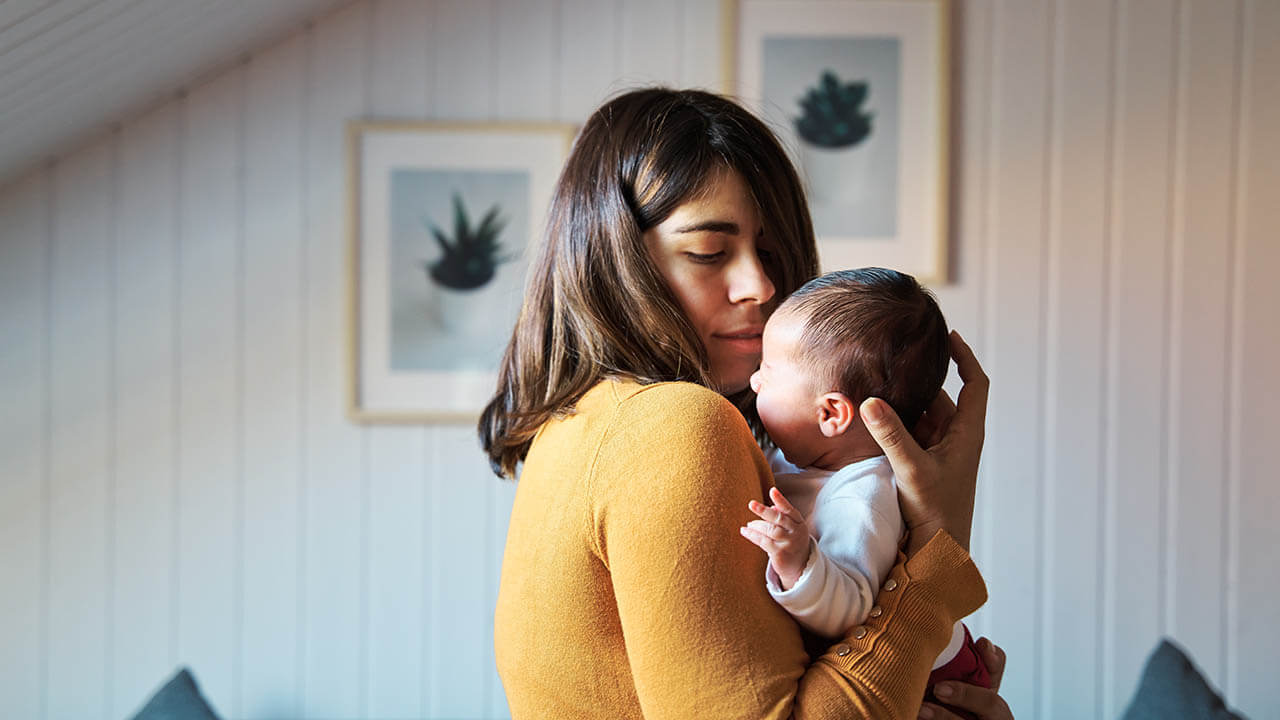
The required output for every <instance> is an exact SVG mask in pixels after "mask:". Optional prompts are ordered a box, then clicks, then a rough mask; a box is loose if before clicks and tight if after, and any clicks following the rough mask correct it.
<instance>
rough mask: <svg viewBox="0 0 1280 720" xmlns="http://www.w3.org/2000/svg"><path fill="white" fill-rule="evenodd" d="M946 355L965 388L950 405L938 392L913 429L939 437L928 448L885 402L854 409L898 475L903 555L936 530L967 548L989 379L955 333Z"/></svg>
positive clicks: (921, 544) (874, 401)
mask: <svg viewBox="0 0 1280 720" xmlns="http://www.w3.org/2000/svg"><path fill="white" fill-rule="evenodd" d="M951 357H952V358H954V359H955V361H956V368H957V369H958V370H959V371H960V379H961V380H963V381H964V387H962V388H961V389H960V396H959V400H958V402H957V404H955V405H952V404H951V399H950V398H949V397H947V394H946V393H945V392H942V393H939V394H938V397H937V398H936V399H935V400H934V402H933V405H932V406H930V408H929V410H928V413H927V414H926V419H925V420H922V427H918V428H917V429H918V430H922V431H923V432H922V433H921V434H922V436H923V437H925V438H927V439H933V438H935V437H940V439H938V440H937V442H935V443H933V444H932V445H931V446H930V447H929V449H928V450H924V449H921V447H920V445H919V444H917V442H916V440H915V439H914V438H912V436H911V433H908V432H907V430H906V428H905V427H903V425H902V421H901V420H899V419H898V415H897V414H896V413H895V412H894V411H893V409H892V408H890V407H889V404H888V403H886V402H884V401H883V400H880V399H878V398H868V399H867V400H865V401H863V403H862V406H861V407H860V408H859V410H860V412H861V414H862V421H863V423H864V424H866V426H867V430H868V431H870V432H871V436H872V437H874V438H875V440H876V442H877V443H879V445H880V447H881V449H883V450H884V452H885V455H887V456H888V458H889V464H890V465H892V466H893V472H894V475H895V476H896V477H897V483H898V500H899V504H900V505H901V507H902V517H903V519H904V520H905V521H906V524H907V529H908V530H909V531H910V535H909V536H908V539H907V557H911V556H912V555H914V554H915V552H916V551H917V550H919V549H920V548H922V547H924V545H925V543H927V542H929V539H930V538H932V537H933V535H934V533H936V532H937V531H938V530H945V531H946V532H947V533H948V534H949V535H951V537H952V538H953V539H954V540H955V541H956V542H957V543H959V544H960V546H961V547H963V548H964V549H966V550H968V549H969V533H970V530H971V529H972V527H973V497H974V491H975V490H976V488H977V485H978V458H979V456H980V455H981V454H982V440H983V433H984V429H983V428H984V425H985V422H986V416H987V390H988V387H989V385H990V381H989V380H988V379H987V375H986V373H984V372H983V371H982V366H981V365H980V364H979V363H978V358H977V357H975V356H974V354H973V350H971V349H970V348H969V346H968V345H967V344H965V341H964V340H963V339H961V337H960V333H957V332H955V331H952V332H951Z"/></svg>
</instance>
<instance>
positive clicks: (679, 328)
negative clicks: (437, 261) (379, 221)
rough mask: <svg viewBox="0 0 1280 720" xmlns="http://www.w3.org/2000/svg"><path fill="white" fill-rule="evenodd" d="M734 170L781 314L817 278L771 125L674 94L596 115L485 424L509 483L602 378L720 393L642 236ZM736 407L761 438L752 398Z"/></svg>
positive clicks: (582, 136)
mask: <svg viewBox="0 0 1280 720" xmlns="http://www.w3.org/2000/svg"><path fill="white" fill-rule="evenodd" d="M726 169H727V170H731V171H734V172H737V173H738V174H739V175H740V176H741V177H742V179H743V180H744V181H745V183H746V185H747V187H748V188H749V189H750V191H751V193H752V195H753V198H754V200H755V202H756V204H757V206H758V208H759V212H760V217H761V223H762V224H763V226H764V232H765V234H766V235H767V236H768V237H770V238H771V239H772V242H773V244H774V245H775V247H776V252H775V260H774V261H773V262H772V263H771V266H769V267H767V268H766V271H767V272H768V273H769V275H770V279H771V280H772V282H773V285H774V288H775V294H776V297H777V298H778V299H779V300H781V299H782V298H785V297H786V296H787V295H789V294H790V293H791V292H792V291H793V290H795V289H796V288H798V287H800V286H801V285H802V284H804V283H805V281H807V280H809V279H810V278H812V277H814V276H815V275H816V274H817V271H818V254H817V246H816V244H815V242H814V237H813V226H812V223H811V222H810V219H809V211H808V207H807V205H806V204H805V199H804V192H803V190H802V189H801V186H800V180H799V178H798V177H797V175H796V171H795V168H794V167H793V166H792V164H791V161H790V160H789V159H788V158H787V156H786V153H785V152H784V151H783V149H782V146H781V145H780V144H779V143H778V140H777V139H776V138H775V137H774V135H773V133H772V132H770V131H769V129H768V128H767V127H766V126H765V125H764V123H762V122H761V121H760V120H759V119H757V118H756V117H755V116H754V115H752V114H751V113H750V112H748V111H746V110H745V109H743V108H742V107H740V106H739V105H737V104H736V103H734V102H732V101H730V100H728V99H725V98H723V97H720V96H718V95H713V94H711V93H707V92H702V91H698V90H670V89H667V88H646V89H642V90H634V91H631V92H628V93H625V94H623V95H620V96H618V97H616V98H614V99H612V100H610V101H609V102H607V103H605V104H604V105H602V106H601V107H600V108H599V109H598V110H596V111H595V112H594V113H592V115H591V117H590V118H589V119H588V120H587V123H586V125H585V126H584V127H583V128H582V132H581V133H579V135H578V137H577V139H576V140H575V142H574V146H573V150H572V151H571V152H570V154H569V159H568V161H567V162H566V164H565V167H564V170H563V171H562V173H561V175H560V179H559V182H558V183H557V185H556V190H555V195H554V197H553V199H552V201H551V208H550V211H549V213H548V218H547V228H546V236H545V239H544V242H543V243H542V245H541V247H540V248H539V249H538V252H537V255H536V256H535V259H534V261H533V263H532V265H531V267H530V273H529V278H528V283H527V286H526V288H525V294H524V303H523V306H522V307H521V309H520V316H519V319H518V320H517V321H516V326H515V330H514V331H512V334H511V341H510V342H509V343H508V344H507V349H506V352H505V353H504V354H503V358H502V364H501V366H500V369H499V373H498V388H497V392H496V393H495V394H494V396H493V399H492V400H490V401H489V403H488V405H487V406H486V407H485V409H484V412H483V413H482V414H481V416H480V422H479V426H478V429H479V432H480V441H481V444H482V445H483V446H484V449H485V452H486V453H488V455H489V462H490V465H492V467H493V470H494V472H495V473H496V474H498V475H502V476H506V477H514V476H515V471H516V466H517V465H518V464H519V463H520V462H521V461H522V460H524V457H525V455H526V454H527V453H528V451H529V445H530V443H531V442H532V440H533V437H534V435H535V434H536V433H537V432H538V428H540V427H541V426H542V424H543V423H545V422H546V421H547V420H549V419H551V418H552V417H558V416H563V415H565V414H567V413H568V412H570V411H571V410H572V409H573V406H574V405H575V403H577V401H578V399H579V398H581V397H582V395H583V394H584V393H586V392H587V390H589V389H591V387H592V386H594V385H595V384H596V383H598V382H600V381H601V380H603V379H605V378H607V377H622V378H630V379H633V380H636V381H637V382H640V383H646V384H647V383H654V382H661V381H668V380H685V381H689V382H695V383H699V384H701V385H705V386H707V387H712V388H714V387H715V386H714V385H713V384H712V382H711V379H710V375H709V370H708V361H707V355H706V349H705V348H704V347H703V346H702V342H701V340H699V338H698V335H697V333H696V332H695V331H694V329H693V327H692V326H691V325H690V324H689V321H688V319H687V318H686V317H685V314H684V311H683V310H682V309H681V308H680V304H679V302H678V301H677V299H676V297H675V295H673V294H672V292H671V290H670V289H669V288H668V287H667V285H666V282H665V280H664V279H663V277H662V275H661V273H660V272H659V270H658V268H657V266H656V265H655V264H654V263H653V261H652V260H651V259H650V257H649V253H648V251H647V250H646V247H645V243H644V237H643V236H644V232H645V231H646V230H648V229H649V228H651V227H653V226H655V225H657V224H659V223H661V222H662V221H663V220H665V219H666V218H667V216H669V215H670V214H671V213H672V212H673V211H674V210H675V209H676V208H677V207H678V206H679V205H681V204H682V203H684V202H686V201H687V200H689V199H690V198H692V197H694V196H696V195H697V193H699V192H701V191H703V190H705V189H706V188H707V186H708V184H709V183H710V182H714V180H715V175H716V173H717V172H720V171H723V170H726ZM729 399H730V400H731V401H733V402H734V404H735V405H737V406H738V408H739V409H741V410H742V411H743V414H744V416H745V417H746V418H747V420H748V422H749V423H751V426H752V428H753V430H755V431H756V433H757V436H759V437H763V430H762V428H761V427H760V424H759V420H758V418H757V416H756V414H755V396H754V395H753V394H752V393H751V392H750V390H746V391H743V392H741V393H738V394H736V395H733V396H730V397H729Z"/></svg>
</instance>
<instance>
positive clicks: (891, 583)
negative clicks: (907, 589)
mask: <svg viewBox="0 0 1280 720" xmlns="http://www.w3.org/2000/svg"><path fill="white" fill-rule="evenodd" d="M897 589H898V581H897V580H894V579H893V578H889V580H888V582H886V583H885V584H884V590H885V592H893V591H894V590H897Z"/></svg>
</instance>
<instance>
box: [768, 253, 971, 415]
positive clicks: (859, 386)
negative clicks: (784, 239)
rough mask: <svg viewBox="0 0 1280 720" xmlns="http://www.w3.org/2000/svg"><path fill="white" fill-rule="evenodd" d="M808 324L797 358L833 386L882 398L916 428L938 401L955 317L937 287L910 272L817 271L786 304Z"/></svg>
mask: <svg viewBox="0 0 1280 720" xmlns="http://www.w3.org/2000/svg"><path fill="white" fill-rule="evenodd" d="M778 312H779V313H784V312H785V313H791V314H794V315H795V316H796V317H797V318H799V319H800V320H801V321H802V322H803V323H804V329H803V331H802V332H801V335H800V347H799V348H798V349H797V358H796V359H797V360H798V361H799V362H802V363H805V364H806V365H808V366H809V367H811V368H813V369H814V370H815V371H816V375H817V378H818V379H819V381H820V382H823V383H825V384H826V385H827V390H836V391H839V392H842V393H844V394H845V395H846V396H848V397H849V399H850V400H851V401H853V402H854V403H855V404H856V403H861V402H862V401H863V400H865V399H866V398H869V397H878V398H880V399H882V400H884V401H885V402H887V403H889V405H890V406H892V407H893V409H894V412H896V413H898V417H900V418H901V419H902V422H903V424H904V425H906V426H907V428H908V429H912V428H914V427H915V425H916V423H917V422H919V420H920V416H921V415H923V414H924V411H925V410H926V409H927V408H928V407H929V404H930V403H931V402H933V399H934V398H935V397H936V396H937V394H938V391H939V390H940V389H942V383H943V381H944V380H946V377H947V367H948V364H949V363H950V360H951V350H950V341H949V339H948V331H947V321H946V319H945V318H943V317H942V310H940V309H939V308H938V302H937V300H936V299H934V297H933V294H932V293H930V292H929V291H928V290H926V289H924V288H923V287H921V286H920V283H918V282H916V279H915V278H913V277H911V276H910V275H907V274H905V273H900V272H897V271H895V270H886V269H884V268H875V267H873V268H862V269H860V270H840V271H837V272H831V273H827V274H826V275H822V276H820V277H817V278H814V279H813V280H810V281H809V282H808V283H806V284H805V285H804V286H802V287H801V288H800V289H799V290H796V291H795V292H794V293H792V294H791V296H790V297H788V298H787V300H786V302H784V303H783V304H782V306H781V307H779V308H778Z"/></svg>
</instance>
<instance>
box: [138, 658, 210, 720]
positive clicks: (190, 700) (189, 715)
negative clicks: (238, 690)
mask: <svg viewBox="0 0 1280 720" xmlns="http://www.w3.org/2000/svg"><path fill="white" fill-rule="evenodd" d="M133 720H218V716H217V715H215V714H214V713H213V708H211V707H209V703H207V702H205V700H204V697H203V696H202V695H200V688H198V687H196V679H195V678H194V677H192V676H191V671H190V670H188V669H186V668H185V667H184V668H179V669H178V674H177V675H174V676H173V679H171V680H169V682H167V683H165V684H164V687H162V688H160V689H159V690H157V691H156V694H155V695H152V696H151V699H150V700H148V701H147V704H146V705H143V706H142V709H141V710H139V711H138V714H137V715H134V716H133Z"/></svg>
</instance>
